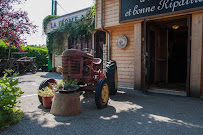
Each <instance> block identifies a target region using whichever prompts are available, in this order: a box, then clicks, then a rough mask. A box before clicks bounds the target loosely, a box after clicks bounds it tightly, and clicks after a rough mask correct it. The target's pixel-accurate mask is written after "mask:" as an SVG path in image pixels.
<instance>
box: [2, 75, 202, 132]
mask: <svg viewBox="0 0 203 135" xmlns="http://www.w3.org/2000/svg"><path fill="white" fill-rule="evenodd" d="M46 78H55V79H60V78H61V76H60V75H58V74H56V73H47V72H38V73H37V74H34V75H33V74H27V75H23V76H20V84H19V85H20V87H21V88H22V90H23V91H24V92H25V93H24V95H23V97H21V98H20V100H21V102H22V103H21V104H20V105H21V108H22V109H23V111H24V118H23V119H22V121H21V122H19V123H18V124H16V125H13V126H11V127H9V128H7V129H6V130H4V131H3V132H1V133H0V134H2V135H18V134H19V135H36V134H44V135H46V134H49V135H56V134H57V135H63V134H69V135H80V134H83V135H90V134H94V135H95V134H97V135H202V134H203V100H202V99H198V98H189V97H181V96H170V95H164V94H149V95H143V94H142V93H140V92H139V91H134V90H127V89H120V90H119V93H118V94H117V95H116V96H112V97H111V99H110V102H109V106H108V107H107V108H105V109H102V110H98V109H97V108H96V105H95V103H94V95H93V94H88V95H87V96H86V97H85V98H83V96H82V97H81V102H82V108H83V112H82V113H81V114H80V115H77V116H71V117H61V116H54V115H52V114H50V113H49V110H45V109H43V108H42V106H41V105H40V103H39V101H38V98H37V91H36V90H37V88H38V86H39V84H40V82H41V81H42V80H44V79H46Z"/></svg>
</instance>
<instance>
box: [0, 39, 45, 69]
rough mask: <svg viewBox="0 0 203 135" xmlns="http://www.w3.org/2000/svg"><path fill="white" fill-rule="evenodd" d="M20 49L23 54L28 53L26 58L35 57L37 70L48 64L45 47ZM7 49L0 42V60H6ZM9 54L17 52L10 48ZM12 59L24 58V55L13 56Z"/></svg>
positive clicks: (15, 49)
mask: <svg viewBox="0 0 203 135" xmlns="http://www.w3.org/2000/svg"><path fill="white" fill-rule="evenodd" d="M22 49H23V50H24V51H25V52H28V54H26V56H28V57H36V63H37V65H38V67H39V68H41V67H42V66H43V65H46V64H48V50H47V47H41V46H36V45H29V46H22ZM8 52H9V47H8V46H7V45H6V44H5V43H4V42H2V41H0V59H7V58H8ZM11 52H19V50H18V49H17V48H16V47H14V46H11ZM13 57H14V58H20V57H24V55H19V54H16V55H13Z"/></svg>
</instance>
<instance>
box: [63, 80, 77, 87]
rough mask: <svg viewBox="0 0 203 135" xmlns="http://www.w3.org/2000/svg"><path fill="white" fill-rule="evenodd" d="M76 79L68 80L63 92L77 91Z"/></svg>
mask: <svg viewBox="0 0 203 135" xmlns="http://www.w3.org/2000/svg"><path fill="white" fill-rule="evenodd" d="M77 83H78V82H77V79H75V80H69V81H66V82H65V83H64V90H74V89H77V86H78V85H77Z"/></svg>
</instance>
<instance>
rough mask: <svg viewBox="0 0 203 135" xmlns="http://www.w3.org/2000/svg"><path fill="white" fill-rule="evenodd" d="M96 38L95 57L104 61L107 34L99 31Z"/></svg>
mask: <svg viewBox="0 0 203 135" xmlns="http://www.w3.org/2000/svg"><path fill="white" fill-rule="evenodd" d="M94 38H95V46H94V51H95V54H94V57H96V58H101V59H103V45H104V44H106V33H105V32H103V31H99V30H98V31H97V32H96V33H95V35H94Z"/></svg>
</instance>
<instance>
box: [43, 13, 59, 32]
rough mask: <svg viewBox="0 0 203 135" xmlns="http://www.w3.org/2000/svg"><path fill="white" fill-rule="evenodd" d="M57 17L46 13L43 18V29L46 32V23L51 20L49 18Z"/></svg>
mask: <svg viewBox="0 0 203 135" xmlns="http://www.w3.org/2000/svg"><path fill="white" fill-rule="evenodd" d="M55 17H58V16H57V15H48V16H46V17H45V18H44V19H43V24H42V27H43V31H44V32H45V33H46V28H47V24H48V23H49V21H51V19H53V18H55Z"/></svg>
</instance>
